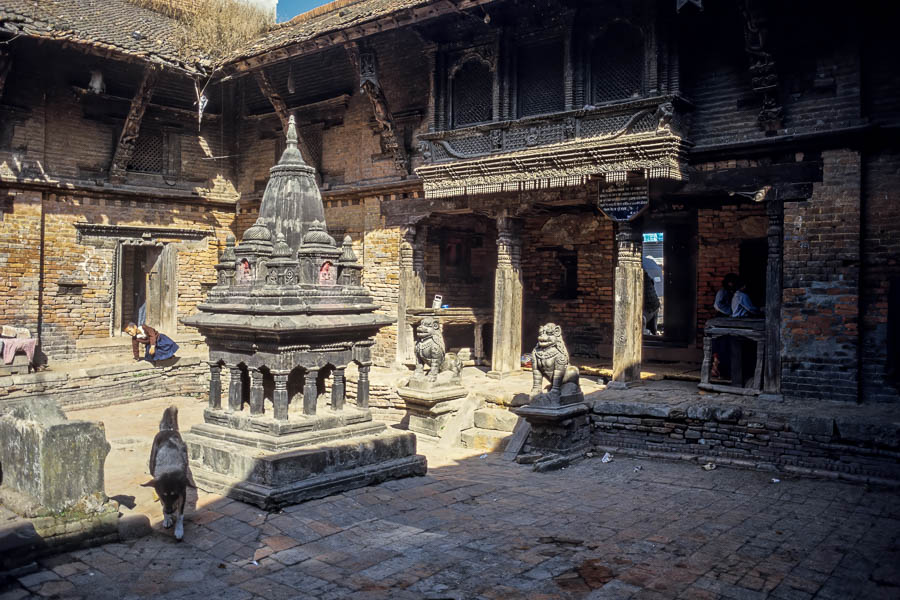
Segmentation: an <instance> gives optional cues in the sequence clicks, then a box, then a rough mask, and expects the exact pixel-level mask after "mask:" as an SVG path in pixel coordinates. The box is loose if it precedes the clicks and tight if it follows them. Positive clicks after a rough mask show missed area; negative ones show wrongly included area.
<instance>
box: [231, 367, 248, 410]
mask: <svg viewBox="0 0 900 600" xmlns="http://www.w3.org/2000/svg"><path fill="white" fill-rule="evenodd" d="M243 390H244V385H243V383H242V382H241V369H240V367H236V366H235V367H231V381H230V382H229V383H228V410H229V411H231V412H238V411H240V410H241V396H243Z"/></svg>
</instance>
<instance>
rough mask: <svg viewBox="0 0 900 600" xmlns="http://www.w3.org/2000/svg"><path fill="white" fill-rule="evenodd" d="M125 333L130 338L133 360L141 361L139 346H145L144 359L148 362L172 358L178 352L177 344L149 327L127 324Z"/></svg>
mask: <svg viewBox="0 0 900 600" xmlns="http://www.w3.org/2000/svg"><path fill="white" fill-rule="evenodd" d="M125 333H127V334H128V335H130V336H131V351H132V352H133V353H134V360H141V356H140V352H139V350H138V348H139V346H140V345H141V344H144V345H145V346H147V348H146V349H145V351H144V359H146V360H149V361H150V362H157V361H160V360H166V359H167V358H172V357H173V356H175V353H176V352H178V344H176V343H175V342H174V341H173V340H172V338H170V337H169V336H167V335H165V334H164V333H159V332H158V331H156V330H155V329H153V328H152V327H150V326H149V325H136V324H134V323H129V324H128V325H126V326H125Z"/></svg>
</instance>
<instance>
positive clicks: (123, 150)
mask: <svg viewBox="0 0 900 600" xmlns="http://www.w3.org/2000/svg"><path fill="white" fill-rule="evenodd" d="M158 74H159V70H157V69H156V68H154V67H147V69H146V70H145V71H144V77H143V78H142V79H141V82H140V84H138V89H137V91H135V92H134V97H133V98H132V99H131V106H130V107H129V108H128V116H127V117H125V123H124V124H123V125H122V133H121V134H120V135H119V141H118V143H117V144H116V149H115V152H114V153H113V158H112V162H111V163H110V165H109V180H110V181H112V182H122V181H124V180H125V172H126V171H127V169H128V163H129V162H131V155H132V153H133V152H134V145H135V144H136V143H137V139H138V135H139V134H140V131H141V121H142V120H143V118H144V112H145V111H146V110H147V105H148V104H150V98H152V97H153V84H154V83H155V82H156V78H157V76H158Z"/></svg>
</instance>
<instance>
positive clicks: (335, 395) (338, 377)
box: [331, 367, 346, 410]
mask: <svg viewBox="0 0 900 600" xmlns="http://www.w3.org/2000/svg"><path fill="white" fill-rule="evenodd" d="M345 389H346V380H345V379H344V369H343V367H341V368H339V369H337V368H336V369H335V370H334V376H333V379H332V382H331V410H344V398H345V396H346V393H345Z"/></svg>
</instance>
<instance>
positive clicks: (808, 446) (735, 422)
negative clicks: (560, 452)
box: [591, 400, 900, 483]
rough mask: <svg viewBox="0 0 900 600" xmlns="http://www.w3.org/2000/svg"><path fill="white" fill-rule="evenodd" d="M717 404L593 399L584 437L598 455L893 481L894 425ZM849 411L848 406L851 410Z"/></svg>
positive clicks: (896, 469)
mask: <svg viewBox="0 0 900 600" xmlns="http://www.w3.org/2000/svg"><path fill="white" fill-rule="evenodd" d="M726 402H727V400H724V401H722V402H721V403H720V401H717V400H706V401H705V402H702V403H698V404H694V405H685V404H680V405H677V406H666V405H659V404H654V403H644V402H640V401H632V402H610V401H597V402H595V404H594V406H593V413H592V415H591V417H592V422H593V430H592V434H591V439H592V441H593V443H594V444H595V445H596V446H597V447H598V448H597V451H598V452H611V453H613V454H614V455H618V454H626V455H637V456H654V457H665V458H679V459H683V460H695V461H697V462H699V463H701V464H702V463H706V462H713V463H716V464H719V465H723V464H726V465H727V464H731V465H735V466H740V467H750V468H756V469H761V470H766V471H778V470H784V471H787V472H793V473H800V474H805V475H815V476H819V477H822V476H824V477H830V478H835V477H839V478H845V479H851V480H855V481H867V482H868V481H873V480H874V481H878V482H882V483H883V482H885V481H892V482H896V481H897V480H898V479H900V463H898V461H897V431H896V426H895V425H894V424H893V423H891V422H890V420H888V421H887V422H879V419H878V418H877V417H874V415H867V416H862V417H857V416H856V412H855V411H854V412H848V411H843V413H842V414H841V413H837V411H835V413H834V414H822V413H821V411H815V412H814V413H809V412H808V411H804V410H803V409H799V410H798V409H797V408H795V407H790V406H789V405H782V407H781V408H779V407H778V406H773V405H772V404H766V405H759V406H754V405H753V404H752V403H751V402H749V401H744V402H742V403H740V404H737V403H734V404H730V403H726ZM854 409H855V407H854Z"/></svg>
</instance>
